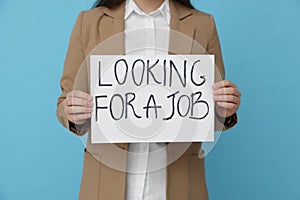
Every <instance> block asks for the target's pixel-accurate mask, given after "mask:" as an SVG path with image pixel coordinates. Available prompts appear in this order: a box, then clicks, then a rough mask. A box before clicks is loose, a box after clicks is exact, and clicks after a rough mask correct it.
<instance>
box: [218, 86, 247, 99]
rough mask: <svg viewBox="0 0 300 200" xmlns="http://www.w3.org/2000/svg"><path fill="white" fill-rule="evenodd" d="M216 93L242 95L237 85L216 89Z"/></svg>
mask: <svg viewBox="0 0 300 200" xmlns="http://www.w3.org/2000/svg"><path fill="white" fill-rule="evenodd" d="M214 95H235V96H237V97H240V96H241V93H240V91H239V90H238V89H237V88H236V87H225V88H219V89H216V90H214Z"/></svg>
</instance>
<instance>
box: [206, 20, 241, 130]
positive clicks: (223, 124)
mask: <svg viewBox="0 0 300 200" xmlns="http://www.w3.org/2000/svg"><path fill="white" fill-rule="evenodd" d="M210 27H211V39H210V41H209V43H208V47H207V52H208V53H209V54H213V55H215V64H216V65H215V81H216V82H217V81H221V80H224V79H225V70H224V62H223V58H222V52H221V45H220V41H219V36H218V32H217V28H216V24H215V20H214V18H213V16H211V15H210ZM215 115H216V119H215V130H216V131H222V130H227V129H230V128H232V127H233V126H234V125H236V124H237V114H236V113H235V114H233V115H232V116H230V117H227V118H222V117H220V116H219V115H218V113H217V112H216V113H215Z"/></svg>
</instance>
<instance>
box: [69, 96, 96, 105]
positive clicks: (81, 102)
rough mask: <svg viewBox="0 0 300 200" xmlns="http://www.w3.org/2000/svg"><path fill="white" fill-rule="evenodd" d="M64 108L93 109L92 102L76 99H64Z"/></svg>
mask: <svg viewBox="0 0 300 200" xmlns="http://www.w3.org/2000/svg"><path fill="white" fill-rule="evenodd" d="M65 106H83V107H89V108H91V107H93V102H91V101H87V100H85V99H81V98H78V97H74V98H68V99H66V103H65Z"/></svg>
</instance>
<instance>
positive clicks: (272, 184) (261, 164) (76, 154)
mask: <svg viewBox="0 0 300 200" xmlns="http://www.w3.org/2000/svg"><path fill="white" fill-rule="evenodd" d="M194 1H195V5H196V6H197V8H199V9H201V10H204V11H206V12H209V13H212V14H213V15H214V16H215V18H216V22H217V27H218V31H219V35H220V38H221V43H222V47H223V54H224V60H225V64H226V71H227V78H228V79H230V80H232V81H233V82H235V83H236V84H237V85H238V86H239V89H240V90H241V92H242V93H243V96H242V105H241V107H240V111H239V124H238V125H237V126H236V127H235V128H234V129H232V130H230V131H228V132H226V133H223V134H222V136H221V138H220V140H219V142H218V143H217V145H216V147H215V148H214V149H213V151H212V152H211V153H210V154H209V156H208V157H207V160H206V171H207V182H208V187H209V191H210V197H211V200H253V199H256V200H265V199H271V200H282V199H284V200H299V199H300V172H299V170H300V132H299V128H298V125H299V124H300V122H299V114H300V105H299V97H300V94H299V91H300V90H299V85H300V81H299V74H300V59H299V56H300V50H299V45H300V26H299V19H300V1H299V0H276V1H271V0H252V1H241V0H226V1H216V0H210V1H208V0H201V1H200V0H194ZM91 5H92V1H91V0H89V1H87V0H80V1H79V0H75V1H66V0H59V1H58V0H52V1H37V0H27V1H16V0H0V27H1V28H0V36H1V37H0V45H1V48H0V65H1V68H0V76H1V78H0V87H1V100H0V101H1V104H0V106H1V108H0V110H1V115H0V116H1V118H0V124H1V131H0V134H1V137H0V141H1V144H0V200H24V199H30V200H41V199H42V200H53V199H58V200H74V199H76V198H77V195H78V191H79V185H80V179H81V170H82V161H83V157H82V151H83V146H82V144H81V141H80V139H79V138H77V137H76V136H74V135H72V134H70V133H69V132H68V131H67V130H66V129H64V128H63V127H62V126H61V125H60V124H59V123H58V121H57V119H56V116H55V109H56V99H57V97H58V95H59V94H60V89H59V79H60V76H61V73H62V69H63V62H64V57H65V53H66V49H67V45H68V40H69V35H70V31H71V29H72V26H73V24H74V21H75V19H76V16H77V14H78V13H79V11H81V10H85V9H88V8H89V7H91Z"/></svg>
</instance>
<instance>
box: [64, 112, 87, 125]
mask: <svg viewBox="0 0 300 200" xmlns="http://www.w3.org/2000/svg"><path fill="white" fill-rule="evenodd" d="M91 117H92V114H75V115H69V120H70V121H72V122H73V123H75V124H83V123H84V122H86V120H87V119H90V118H91Z"/></svg>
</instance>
